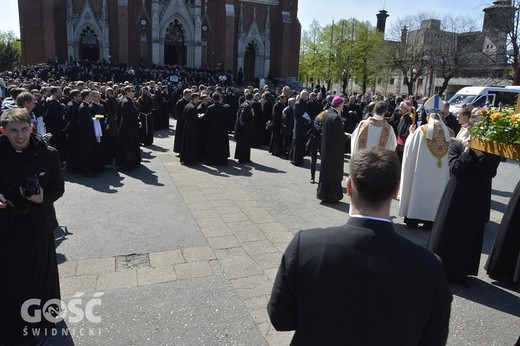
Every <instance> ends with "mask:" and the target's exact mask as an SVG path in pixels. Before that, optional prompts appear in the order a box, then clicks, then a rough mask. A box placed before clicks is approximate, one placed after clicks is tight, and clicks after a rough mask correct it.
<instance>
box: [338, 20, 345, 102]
mask: <svg viewBox="0 0 520 346" xmlns="http://www.w3.org/2000/svg"><path fill="white" fill-rule="evenodd" d="M344 26H345V20H343V21H342V22H341V35H340V43H339V48H338V92H337V94H338V95H339V94H341V63H342V59H341V51H342V48H343V28H344Z"/></svg>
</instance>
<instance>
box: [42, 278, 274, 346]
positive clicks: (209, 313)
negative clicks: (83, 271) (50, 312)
mask: <svg viewBox="0 0 520 346" xmlns="http://www.w3.org/2000/svg"><path fill="white" fill-rule="evenodd" d="M70 298H71V297H69V296H68V297H65V298H64V300H65V302H68V301H69V300H70ZM88 298H89V296H88V295H85V299H88ZM94 312H95V315H96V316H100V317H101V322H100V323H92V322H89V321H88V320H86V319H85V320H83V321H82V322H80V323H67V327H68V328H69V331H70V332H72V331H75V332H76V333H79V331H80V330H81V329H83V332H84V333H85V332H86V335H84V336H78V337H73V338H72V340H71V339H70V338H66V337H59V338H57V337H56V338H53V339H51V341H50V344H52V345H72V344H75V345H198V344H207V345H266V344H267V343H266V341H265V339H264V338H263V336H262V334H261V333H260V331H259V330H258V328H257V327H256V323H255V321H254V319H253V317H251V315H250V314H249V312H248V310H247V309H246V307H245V305H244V304H243V303H242V300H241V298H240V297H239V296H238V295H237V293H236V290H235V289H234V288H233V287H232V285H231V284H230V283H229V281H227V280H226V279H225V278H224V277H221V276H214V277H207V278H196V279H190V280H177V281H174V282H167V283H162V284H156V285H148V286H141V287H136V288H131V289H121V290H117V291H109V292H105V293H104V294H103V295H102V296H101V305H99V306H97V307H96V309H95V310H94ZM90 330H91V331H93V332H94V333H93V334H94V335H88V332H89V331H90Z"/></svg>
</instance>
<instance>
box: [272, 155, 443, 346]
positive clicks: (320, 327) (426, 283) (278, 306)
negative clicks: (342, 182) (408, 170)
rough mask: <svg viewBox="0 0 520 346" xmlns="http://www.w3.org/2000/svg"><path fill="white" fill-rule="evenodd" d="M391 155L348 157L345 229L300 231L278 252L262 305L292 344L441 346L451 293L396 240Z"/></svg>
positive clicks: (430, 259)
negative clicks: (276, 266) (278, 259)
mask: <svg viewBox="0 0 520 346" xmlns="http://www.w3.org/2000/svg"><path fill="white" fill-rule="evenodd" d="M399 168H400V164H399V160H398V159H397V156H396V154H395V153H394V152H390V151H388V150H385V149H381V148H370V149H364V150H361V151H359V152H357V153H356V154H355V155H353V157H352V160H351V162H350V176H349V178H348V180H347V194H348V196H350V199H351V204H350V216H351V217H350V220H349V221H348V222H347V224H346V225H345V226H340V227H332V228H327V229H314V230H306V231H300V232H299V233H297V234H296V236H295V237H294V239H293V240H292V242H291V243H290V244H289V246H288V247H287V250H286V251H285V253H284V256H283V258H282V262H281V265H280V268H279V270H278V275H277V277H276V281H275V284H274V287H273V292H272V295H271V299H270V301H269V304H268V306H267V309H268V312H269V317H270V319H271V323H272V324H273V326H274V327H275V329H276V330H279V331H288V330H295V331H296V332H295V334H294V337H293V340H292V344H293V345H444V344H445V343H446V340H447V336H448V326H449V317H450V310H451V301H452V294H451V292H450V289H449V287H448V283H447V281H446V277H445V274H444V271H443V268H442V264H441V262H440V260H439V259H438V258H437V257H435V255H433V254H431V253H429V252H428V251H427V250H426V249H424V248H422V247H420V246H418V245H415V244H413V243H412V242H410V241H408V240H406V239H405V238H403V237H401V236H399V235H397V234H396V233H395V231H394V227H393V224H392V222H391V221H390V204H391V200H392V198H393V197H395V196H396V195H397V190H398V188H399Z"/></svg>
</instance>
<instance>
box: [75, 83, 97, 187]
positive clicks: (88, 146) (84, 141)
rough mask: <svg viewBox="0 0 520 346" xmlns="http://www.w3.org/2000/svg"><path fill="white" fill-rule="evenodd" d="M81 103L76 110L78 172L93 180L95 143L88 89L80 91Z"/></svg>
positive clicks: (95, 157)
mask: <svg viewBox="0 0 520 346" xmlns="http://www.w3.org/2000/svg"><path fill="white" fill-rule="evenodd" d="M81 97H82V98H83V101H82V102H81V104H80V105H79V108H78V148H79V161H80V167H81V168H80V171H81V173H83V175H84V176H85V177H89V178H93V177H95V176H96V174H95V172H96V171H97V167H96V163H97V143H96V135H95V133H94V123H93V121H92V117H93V116H94V115H93V114H92V113H91V112H90V108H89V105H90V102H92V92H91V91H90V90H89V89H83V90H82V91H81Z"/></svg>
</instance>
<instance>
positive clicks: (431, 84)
mask: <svg viewBox="0 0 520 346" xmlns="http://www.w3.org/2000/svg"><path fill="white" fill-rule="evenodd" d="M430 59H431V60H430V61H431V65H430V88H429V89H428V94H429V95H428V96H433V93H434V92H435V90H434V89H435V83H434V82H433V70H434V69H435V60H434V58H433V53H432V52H431V51H430Z"/></svg>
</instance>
